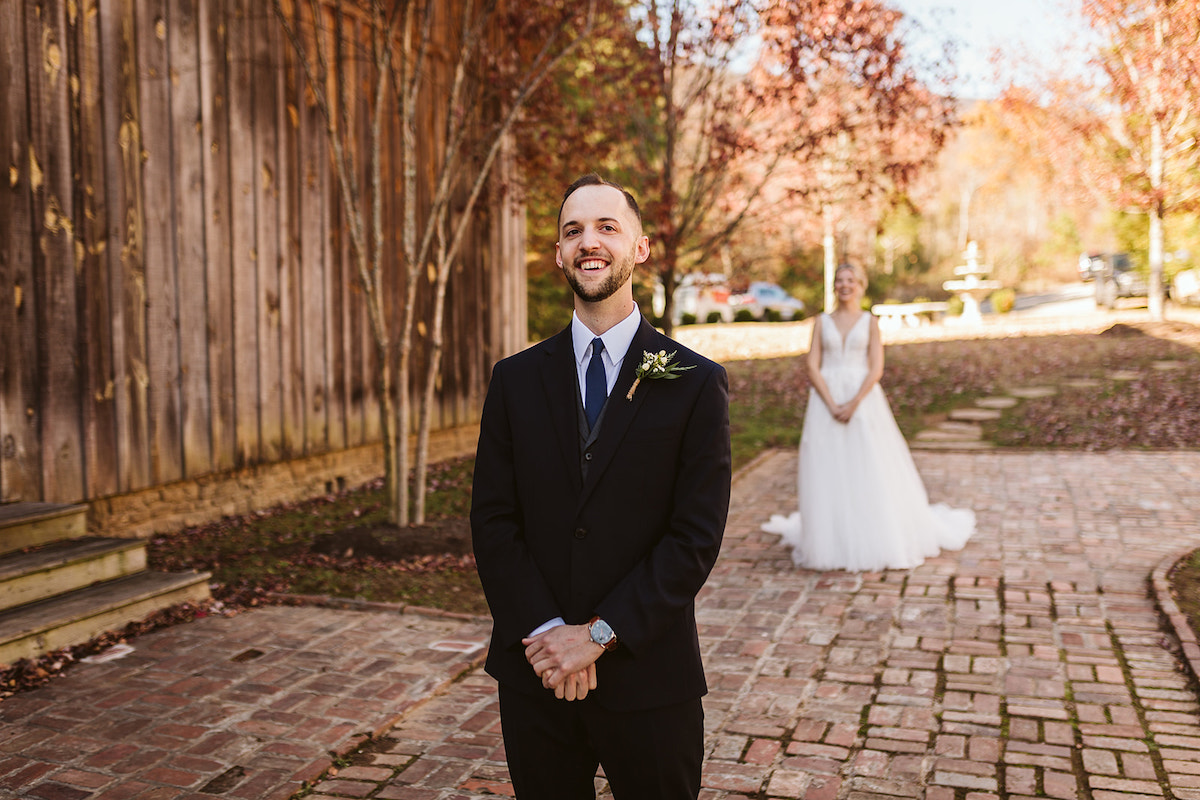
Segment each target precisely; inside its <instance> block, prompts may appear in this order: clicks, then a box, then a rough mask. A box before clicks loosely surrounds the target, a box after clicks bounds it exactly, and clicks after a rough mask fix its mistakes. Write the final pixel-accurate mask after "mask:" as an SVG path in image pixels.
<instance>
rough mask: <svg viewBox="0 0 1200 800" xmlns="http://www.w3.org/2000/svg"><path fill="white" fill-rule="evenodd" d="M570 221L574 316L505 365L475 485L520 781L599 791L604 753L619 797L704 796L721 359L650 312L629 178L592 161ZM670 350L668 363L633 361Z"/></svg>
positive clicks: (586, 793)
mask: <svg viewBox="0 0 1200 800" xmlns="http://www.w3.org/2000/svg"><path fill="white" fill-rule="evenodd" d="M558 236H559V238H558V244H557V246H556V251H555V252H556V258H555V260H556V262H557V264H558V266H559V267H560V268H561V269H562V271H563V275H564V276H565V277H566V279H567V282H568V283H569V284H570V285H571V288H572V290H573V291H574V295H575V301H574V302H575V313H574V316H573V318H572V320H571V325H570V327H568V328H566V329H565V330H563V331H562V332H561V333H559V334H558V335H556V336H553V337H551V338H550V339H547V340H546V341H544V342H542V343H540V344H538V345H535V346H534V347H531V348H530V349H528V350H526V351H524V352H522V353H519V354H517V355H515V356H513V357H511V358H508V359H505V360H503V361H501V362H500V363H498V364H497V365H496V367H495V370H494V371H493V373H492V381H491V385H490V386H489V388H488V394H487V400H486V401H485V403H484V407H483V419H482V422H481V425H480V435H479V449H478V453H477V455H476V460H475V483H474V487H473V491H472V505H471V532H472V538H473V542H474V549H475V558H476V563H477V564H478V569H479V576H480V579H481V581H482V583H483V588H484V592H485V593H486V595H487V600H488V605H489V606H490V608H491V612H492V617H493V619H494V627H493V631H492V642H491V648H490V650H489V652H488V657H487V671H488V673H489V674H490V675H492V676H493V677H494V678H496V680H497V681H498V682H499V684H500V686H499V695H500V717H501V723H502V728H503V732H504V747H505V752H506V755H507V759H508V766H509V772H510V775H511V777H512V781H513V787H514V788H515V790H516V796H517V797H518V798H519V800H576V799H577V798H578V799H582V798H588V799H589V800H591V798H594V797H595V789H594V776H595V774H596V767H597V765H598V764H601V765H603V767H604V775H605V777H606V778H607V780H608V782H609V785H610V787H611V788H612V791H613V795H614V797H615V798H616V799H617V800H635V799H636V798H646V800H651V799H653V800H685V798H686V799H687V800H694V798H695V797H696V796H697V794H698V793H699V791H700V769H701V764H702V761H703V746H704V712H703V709H702V707H701V701H700V698H701V697H702V696H703V695H704V694H705V692H706V691H707V688H706V685H705V681H704V669H703V665H702V664H701V661H700V644H699V639H698V636H697V632H696V620H695V606H694V600H695V597H696V593H697V592H698V591H699V590H700V587H701V586H703V585H704V582H705V580H706V579H707V578H708V574H709V572H710V571H711V569H712V567H713V563H714V562H715V561H716V558H717V553H718V551H719V550H720V546H721V536H722V533H723V531H724V528H725V516H726V513H727V511H728V509H729V483H730V473H731V467H730V453H729V410H728V388H727V381H726V376H725V370H724V369H723V368H722V367H721V366H720V365H718V364H715V363H713V362H711V361H709V360H708V359H705V358H703V357H702V356H700V355H697V354H696V353H693V352H691V351H690V350H686V349H684V348H683V347H680V346H679V345H678V344H676V343H675V342H673V341H671V340H670V339H668V338H667V337H665V336H663V335H662V334H660V333H659V332H657V331H656V330H655V329H654V328H653V327H652V326H651V325H650V324H649V323H648V322H647V321H646V320H645V319H643V318H642V315H641V313H640V312H639V311H638V307H637V305H636V304H635V303H634V300H633V287H632V276H633V269H634V265H635V264H640V263H643V262H644V261H645V260H646V259H647V258H648V257H649V254H650V243H649V239H647V237H646V236H645V235H644V234H643V233H642V222H641V214H640V211H639V210H638V206H637V202H636V201H635V200H634V198H633V197H632V195H630V194H629V193H628V192H626V191H625V190H624V189H622V188H621V187H620V186H617V185H616V184H613V183H610V182H608V181H605V180H603V179H602V178H600V177H599V176H597V175H595V174H592V175H585V176H584V177H582V178H580V179H578V180H577V181H575V183H573V184H572V185H571V186H570V187H569V188H568V189H567V191H566V193H565V194H564V196H563V203H562V207H561V208H560V210H559V220H558ZM660 351H663V352H665V354H668V355H669V354H672V353H675V357H674V358H673V359H672V360H671V362H670V364H669V365H668V372H669V374H670V376H671V379H666V378H665V377H664V376H661V375H660V376H659V377H657V378H655V377H654V373H651V374H647V375H644V376H642V377H641V379H640V380H637V377H638V375H637V372H638V368H639V366H640V365H641V364H642V362H643V361H644V360H645V358H646V357H647V356H652V355H654V354H657V353H659V352H660ZM671 370H674V371H671ZM635 383H636V385H635Z"/></svg>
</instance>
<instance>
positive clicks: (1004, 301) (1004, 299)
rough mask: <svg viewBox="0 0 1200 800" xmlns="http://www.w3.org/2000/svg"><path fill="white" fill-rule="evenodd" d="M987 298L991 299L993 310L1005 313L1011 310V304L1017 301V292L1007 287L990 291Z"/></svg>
mask: <svg viewBox="0 0 1200 800" xmlns="http://www.w3.org/2000/svg"><path fill="white" fill-rule="evenodd" d="M989 299H991V301H992V310H993V311H995V312H996V313H997V314H1007V313H1008V312H1010V311H1012V310H1013V304H1014V303H1016V301H1017V293H1016V291H1014V290H1013V289H1009V288H1004V289H997V290H996V291H994V292H992V294H991V297H990V298H989Z"/></svg>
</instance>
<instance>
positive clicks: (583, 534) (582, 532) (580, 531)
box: [575, 528, 587, 539]
mask: <svg viewBox="0 0 1200 800" xmlns="http://www.w3.org/2000/svg"><path fill="white" fill-rule="evenodd" d="M575 538H576V539H586V538H587V528H576V529H575Z"/></svg>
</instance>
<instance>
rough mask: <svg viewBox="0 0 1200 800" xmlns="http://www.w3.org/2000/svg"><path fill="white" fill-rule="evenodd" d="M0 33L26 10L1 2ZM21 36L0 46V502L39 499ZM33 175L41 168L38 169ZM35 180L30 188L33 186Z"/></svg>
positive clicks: (18, 27) (21, 23)
mask: <svg viewBox="0 0 1200 800" xmlns="http://www.w3.org/2000/svg"><path fill="white" fill-rule="evenodd" d="M0 30H4V31H17V32H23V31H24V30H25V4H24V3H19V2H3V3H0ZM25 41H26V40H25V37H24V35H23V34H22V33H18V34H14V35H13V36H12V37H11V38H10V40H9V42H8V43H7V44H6V45H5V46H4V47H0V104H2V105H0V107H2V108H3V109H4V113H2V114H0V147H2V148H3V150H2V151H0V152H3V163H2V167H3V185H4V191H0V342H11V343H13V344H12V345H6V346H5V347H4V348H3V351H2V355H0V502H4V503H10V502H15V501H18V500H29V501H32V500H40V499H41V497H42V476H41V452H40V440H39V438H38V425H37V415H36V413H35V411H36V407H35V402H36V397H37V339H38V336H37V327H36V315H37V309H36V307H35V302H36V296H35V293H34V291H33V242H34V232H33V209H32V197H31V184H30V181H31V175H32V173H33V167H34V162H33V160H32V158H31V155H32V153H31V150H30V141H29V125H28V123H29V115H28V111H29V107H28V96H27V94H26V84H25V81H26V75H25V56H26V50H25V46H24V45H25ZM39 169H40V167H39ZM41 180H42V178H41V177H40V176H39V177H38V178H37V181H38V182H39V183H40V181H41Z"/></svg>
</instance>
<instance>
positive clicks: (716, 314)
mask: <svg viewBox="0 0 1200 800" xmlns="http://www.w3.org/2000/svg"><path fill="white" fill-rule="evenodd" d="M723 319H724V317H722V316H721V312H720V311H715V310H714V311H710V312H708V318H707V319H706V320H704V321H705V322H707V323H709V324H712V323H714V322H721V321H722V320H723Z"/></svg>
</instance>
